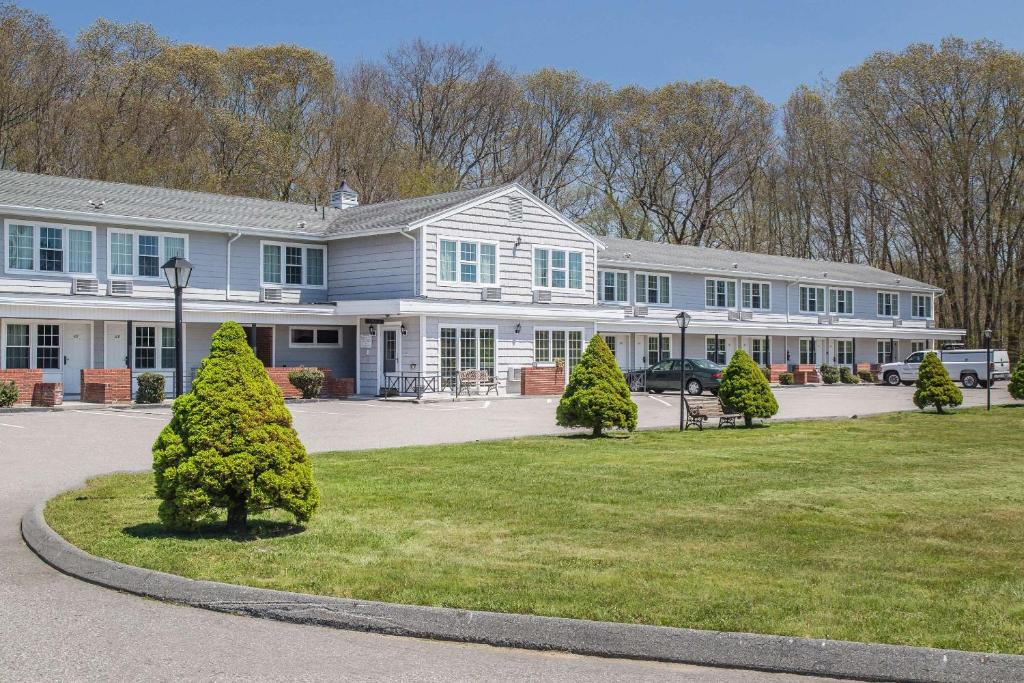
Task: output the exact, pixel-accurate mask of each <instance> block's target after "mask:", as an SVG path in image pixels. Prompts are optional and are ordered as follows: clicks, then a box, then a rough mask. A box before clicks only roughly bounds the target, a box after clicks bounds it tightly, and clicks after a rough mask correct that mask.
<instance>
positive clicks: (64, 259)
mask: <svg viewBox="0 0 1024 683" xmlns="http://www.w3.org/2000/svg"><path fill="white" fill-rule="evenodd" d="M93 248H94V240H93V230H92V228H74V227H70V226H58V225H30V224H21V223H10V224H8V226H7V259H6V266H7V270H12V271H30V272H38V273H68V274H81V275H92V274H93V273H94V269H93V265H94V259H93V255H94V254H93Z"/></svg>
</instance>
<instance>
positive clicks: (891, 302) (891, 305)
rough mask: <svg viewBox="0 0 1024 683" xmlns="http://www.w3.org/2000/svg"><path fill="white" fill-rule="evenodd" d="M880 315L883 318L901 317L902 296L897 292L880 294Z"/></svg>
mask: <svg viewBox="0 0 1024 683" xmlns="http://www.w3.org/2000/svg"><path fill="white" fill-rule="evenodd" d="M878 315H880V316H882V317H883V318H898V317H900V295H899V294H898V293H896V292H879V293H878Z"/></svg>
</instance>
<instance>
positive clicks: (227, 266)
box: [224, 230, 263, 301]
mask: <svg viewBox="0 0 1024 683" xmlns="http://www.w3.org/2000/svg"><path fill="white" fill-rule="evenodd" d="M241 236H242V232H241V230H239V231H238V232H237V233H235V236H234V237H232V238H230V239H228V253H227V255H226V256H225V257H224V301H230V300H231V243H232V242H234V241H235V240H237V239H238V238H239V237H241ZM262 267H263V264H262V263H260V268H262Z"/></svg>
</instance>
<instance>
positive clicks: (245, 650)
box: [0, 387, 1006, 681]
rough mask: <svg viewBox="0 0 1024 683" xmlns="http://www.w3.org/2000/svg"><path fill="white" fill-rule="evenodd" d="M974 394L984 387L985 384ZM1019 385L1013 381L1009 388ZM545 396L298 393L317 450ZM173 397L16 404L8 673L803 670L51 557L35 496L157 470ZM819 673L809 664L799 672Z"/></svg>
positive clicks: (871, 405) (604, 675)
mask: <svg viewBox="0 0 1024 683" xmlns="http://www.w3.org/2000/svg"><path fill="white" fill-rule="evenodd" d="M965 393H967V396H968V400H969V402H971V403H972V404H977V403H978V401H979V400H980V401H981V402H984V392H981V391H974V392H965ZM911 394H912V391H911V390H909V389H904V388H897V389H889V388H882V387H833V388H792V389H782V390H780V391H779V392H778V396H779V400H780V404H781V406H782V413H781V414H782V416H785V417H808V416H812V415H823V414H835V415H849V414H867V413H869V412H878V411H881V410H898V409H910V408H912V404H911V403H910V395H911ZM995 396H996V397H997V398H998V400H1000V401H1003V400H1005V396H1006V395H1005V390H999V391H997V392H996V393H995ZM637 398H638V402H639V404H640V408H641V410H640V415H641V418H640V420H641V425H642V426H644V427H655V426H671V425H674V424H676V422H677V420H678V397H677V396H669V395H661V396H638V397H637ZM554 408H555V402H554V401H549V400H548V399H544V398H537V399H516V400H501V401H490V402H487V401H474V402H461V403H456V404H451V403H430V404H423V405H415V404H409V403H400V402H394V401H392V402H383V401H348V402H329V403H319V404H301V405H296V406H294V410H293V412H294V413H295V422H296V425H297V427H298V429H299V432H300V434H301V436H302V438H303V440H304V441H305V443H306V444H307V446H308V447H309V449H310V450H311V451H322V450H327V449H351V448H373V447H381V446H399V445H407V444H428V443H438V442H451V441H469V440H474V439H485V438H498V437H504V436H514V435H520V434H536V433H548V432H554V431H557V429H556V428H554V427H553V426H552V421H553V415H554ZM168 415H169V411H168V410H167V409H159V408H157V409H153V410H146V411H142V410H133V411H115V410H89V411H82V412H63V413H32V414H25V413H20V414H0V473H2V475H0V680H4V681H7V680H42V679H46V680H110V679H118V680H123V679H142V678H145V679H150V680H171V679H174V680H198V679H203V680H210V679H214V680H229V679H236V680H237V679H263V680H266V679H275V680H283V679H287V680H313V679H360V680H366V679H382V678H387V679H397V680H406V679H408V680H413V679H415V680H498V679H502V680H507V679H541V678H543V679H545V680H579V679H602V680H645V681H647V680H676V681H679V680H683V681H754V680H764V681H784V680H797V677H793V676H782V675H768V674H761V673H754V672H744V671H731V670H717V669H702V668H699V667H689V666H679V665H668V664H657V663H645V662H632V661H620V660H609V659H600V658H592V657H579V656H574V655H564V654H554V653H539V652H530V651H521V650H508V649H501V648H490V647H483V646H474V645H458V644H451V643H440V642H432V641H422V640H416V639H410V638H396V637H388V636H378V635H373V634H365V633H355V632H344V631H335V630H330V629H322V628H316V627H304V626H298V625H292V624H282V623H276V622H269V621H262V620H258V619H249V618H246V617H235V616H231V615H224V614H216V613H213V612H206V611H203V610H195V609H189V608H184V607H176V606H172V605H167V604H163V603H158V602H154V601H150V600H143V599H141V598H137V597H133V596H128V595H122V594H119V593H115V592H113V591H109V590H106V589H103V588H98V587H95V586H92V585H89V584H86V583H82V582H80V581H77V580H75V579H71V578H69V577H66V576H64V575H62V574H60V573H58V572H56V571H54V570H52V569H50V568H49V567H47V566H45V565H43V564H42V563H41V562H40V561H39V559H38V558H37V557H36V556H35V555H34V554H32V553H31V551H29V550H28V549H27V548H26V547H25V546H24V544H23V543H22V542H21V538H20V535H19V533H18V522H19V520H20V518H21V515H22V513H23V512H24V511H25V510H26V509H27V508H28V507H29V506H30V505H32V504H33V503H34V502H36V501H38V500H41V499H43V498H47V497H50V496H52V495H54V494H56V493H57V492H59V491H61V490H64V489H66V488H69V487H71V486H73V485H75V484H77V483H78V482H80V481H82V480H83V479H84V478H86V477H88V476H93V475H96V474H100V473H105V472H110V471H114V470H124V469H134V470H137V469H143V468H146V467H148V466H149V464H150V455H149V446H150V444H151V443H152V440H153V438H154V437H155V436H156V434H157V432H158V431H159V430H160V428H161V427H162V426H163V425H164V424H165V423H166V421H167V419H168ZM799 680H801V681H803V680H809V679H803V678H801V679H799Z"/></svg>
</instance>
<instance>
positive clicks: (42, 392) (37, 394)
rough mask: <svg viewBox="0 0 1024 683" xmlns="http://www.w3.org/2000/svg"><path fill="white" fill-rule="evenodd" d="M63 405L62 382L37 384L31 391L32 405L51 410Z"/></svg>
mask: <svg viewBox="0 0 1024 683" xmlns="http://www.w3.org/2000/svg"><path fill="white" fill-rule="evenodd" d="M62 403H64V383H63V382H39V383H38V384H36V385H35V387H34V388H33V390H32V405H34V406H39V407H43V408H52V407H54V406H59V405H60V404H62Z"/></svg>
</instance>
